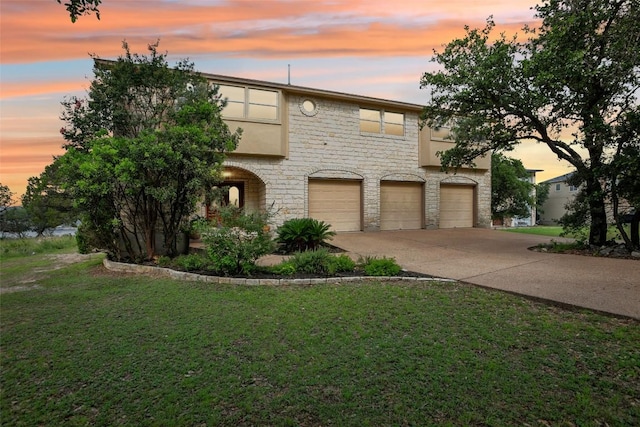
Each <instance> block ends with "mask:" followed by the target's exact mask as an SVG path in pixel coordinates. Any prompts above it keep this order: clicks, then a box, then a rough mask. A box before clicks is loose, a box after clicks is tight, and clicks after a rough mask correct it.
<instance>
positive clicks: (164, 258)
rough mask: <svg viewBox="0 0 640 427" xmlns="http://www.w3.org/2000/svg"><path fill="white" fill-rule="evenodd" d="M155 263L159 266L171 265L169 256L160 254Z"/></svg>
mask: <svg viewBox="0 0 640 427" xmlns="http://www.w3.org/2000/svg"><path fill="white" fill-rule="evenodd" d="M156 264H158V266H159V267H168V266H169V265H171V258H169V257H168V256H161V257H160V258H158V261H156Z"/></svg>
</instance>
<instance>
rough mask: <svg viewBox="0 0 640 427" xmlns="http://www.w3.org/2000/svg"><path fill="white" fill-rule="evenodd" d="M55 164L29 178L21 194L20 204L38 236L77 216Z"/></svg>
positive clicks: (73, 219)
mask: <svg viewBox="0 0 640 427" xmlns="http://www.w3.org/2000/svg"><path fill="white" fill-rule="evenodd" d="M57 175H58V167H57V164H55V163H54V164H51V165H48V166H47V167H46V168H45V170H44V172H42V173H41V174H40V176H37V177H36V176H32V177H31V178H29V181H28V184H27V189H26V191H25V193H24V195H23V196H22V206H23V207H24V208H25V209H26V211H27V213H28V215H29V218H30V220H31V223H32V226H33V231H35V232H36V233H37V235H38V236H41V235H43V234H45V233H46V232H47V231H50V230H52V229H53V228H55V227H57V226H58V225H61V224H70V223H72V222H74V221H75V220H76V219H77V218H76V215H75V210H74V209H73V201H72V200H71V199H70V198H69V196H68V194H66V193H65V192H64V191H63V190H62V188H61V185H60V178H59V177H58V176H57Z"/></svg>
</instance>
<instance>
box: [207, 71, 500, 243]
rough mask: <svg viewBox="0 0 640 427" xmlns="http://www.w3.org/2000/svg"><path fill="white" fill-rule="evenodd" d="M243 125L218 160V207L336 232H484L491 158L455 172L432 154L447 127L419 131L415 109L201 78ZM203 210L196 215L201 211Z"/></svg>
mask: <svg viewBox="0 0 640 427" xmlns="http://www.w3.org/2000/svg"><path fill="white" fill-rule="evenodd" d="M204 76H205V77H207V78H208V79H209V80H210V81H211V82H212V83H215V84H217V85H219V87H220V92H221V94H222V96H223V97H225V98H227V100H228V104H227V106H226V107H225V109H224V111H223V117H224V119H225V121H226V123H227V124H228V126H229V127H230V129H231V130H234V129H236V128H238V127H240V128H242V129H243V133H242V138H241V141H240V144H239V145H238V148H237V149H236V150H235V151H234V152H232V153H229V154H228V156H227V159H226V160H225V162H224V171H223V177H224V182H223V183H222V186H224V187H226V188H228V194H227V195H226V199H227V200H226V201H227V202H228V203H233V204H235V205H237V206H240V207H244V208H245V209H249V210H265V209H269V208H271V209H272V211H273V212H274V214H275V215H274V218H273V221H274V223H275V225H276V226H277V225H279V224H281V223H282V222H284V221H285V220H287V219H290V218H299V217H312V218H316V219H318V220H322V221H326V222H327V223H329V224H331V226H332V229H333V230H335V231H361V230H362V231H376V230H401V229H421V228H455V227H490V225H491V206H490V202H491V165H490V158H488V157H487V158H480V159H478V160H477V162H476V163H477V164H476V167H474V168H466V169H459V170H458V171H457V172H456V173H455V174H454V173H449V174H447V173H445V172H442V171H441V170H440V159H439V158H438V156H437V154H436V153H437V152H439V151H443V150H446V149H448V148H450V147H452V146H453V142H452V141H451V140H450V139H449V130H448V129H446V128H439V129H429V128H427V127H424V128H422V129H420V126H419V115H420V112H421V111H422V106H421V105H416V104H410V103H404V102H398V101H392V100H384V99H377V98H371V97H366V96H359V95H352V94H347V93H340V92H333V91H328V90H320V89H312V88H307V87H301V86H294V85H289V84H279V83H271V82H265V81H258V80H250V79H244V78H237V77H230V76H222V75H215V74H204ZM207 210H208V209H207V207H202V209H201V212H200V213H201V214H202V215H205V214H207Z"/></svg>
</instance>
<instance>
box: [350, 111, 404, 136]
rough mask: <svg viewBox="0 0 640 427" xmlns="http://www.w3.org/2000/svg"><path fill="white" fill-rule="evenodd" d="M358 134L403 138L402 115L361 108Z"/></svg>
mask: <svg viewBox="0 0 640 427" xmlns="http://www.w3.org/2000/svg"><path fill="white" fill-rule="evenodd" d="M360 132H366V133H384V134H385V135H396V136H403V135H404V114H402V113H392V112H389V111H384V110H372V109H368V108H361V109H360Z"/></svg>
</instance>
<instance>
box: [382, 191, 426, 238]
mask: <svg viewBox="0 0 640 427" xmlns="http://www.w3.org/2000/svg"><path fill="white" fill-rule="evenodd" d="M423 194H424V191H423V187H422V183H421V182H401V181H382V182H380V229H381V230H417V229H420V228H422V226H423V218H424V203H423V199H424V197H423Z"/></svg>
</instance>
